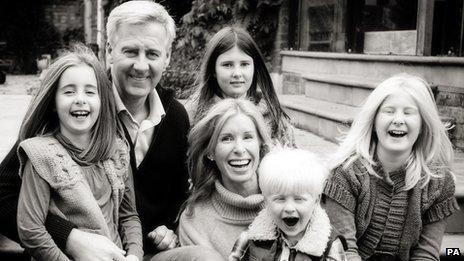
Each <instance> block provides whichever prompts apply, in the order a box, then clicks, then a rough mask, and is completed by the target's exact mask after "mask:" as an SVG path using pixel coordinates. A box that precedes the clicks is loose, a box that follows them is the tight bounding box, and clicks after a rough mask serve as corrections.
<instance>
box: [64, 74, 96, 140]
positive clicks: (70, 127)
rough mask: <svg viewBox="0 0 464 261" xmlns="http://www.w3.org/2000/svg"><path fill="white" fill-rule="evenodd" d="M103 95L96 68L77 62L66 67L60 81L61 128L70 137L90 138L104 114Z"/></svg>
mask: <svg viewBox="0 0 464 261" xmlns="http://www.w3.org/2000/svg"><path fill="white" fill-rule="evenodd" d="M100 105H101V103H100V96H99V93H98V88H97V79H96V77H95V72H94V71H93V69H92V68H91V67H89V66H87V65H75V66H72V67H69V68H68V69H66V70H65V71H64V72H63V74H62V75H61V78H60V80H59V81H58V87H57V91H56V94H55V106H56V107H55V108H56V111H57V114H58V118H59V120H60V132H61V133H62V134H63V135H64V136H65V137H67V138H68V139H70V140H71V141H73V140H76V138H77V137H83V136H84V137H87V138H90V131H91V130H92V127H93V125H94V124H95V122H96V121H97V119H98V116H99V114H100Z"/></svg>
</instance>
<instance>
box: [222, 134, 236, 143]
mask: <svg viewBox="0 0 464 261" xmlns="http://www.w3.org/2000/svg"><path fill="white" fill-rule="evenodd" d="M233 140H234V137H232V135H224V136H221V138H220V141H222V142H228V141H233Z"/></svg>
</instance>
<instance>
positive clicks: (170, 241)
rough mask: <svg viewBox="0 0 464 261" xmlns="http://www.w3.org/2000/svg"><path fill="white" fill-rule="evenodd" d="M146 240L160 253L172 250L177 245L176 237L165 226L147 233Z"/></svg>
mask: <svg viewBox="0 0 464 261" xmlns="http://www.w3.org/2000/svg"><path fill="white" fill-rule="evenodd" d="M148 238H149V239H150V240H151V241H152V242H153V244H155V246H156V248H157V249H158V250H160V251H164V250H168V249H173V248H175V247H176V245H177V242H178V241H177V235H176V234H175V233H174V231H172V230H170V229H169V228H167V227H166V226H159V227H157V228H155V230H153V231H151V232H150V233H148Z"/></svg>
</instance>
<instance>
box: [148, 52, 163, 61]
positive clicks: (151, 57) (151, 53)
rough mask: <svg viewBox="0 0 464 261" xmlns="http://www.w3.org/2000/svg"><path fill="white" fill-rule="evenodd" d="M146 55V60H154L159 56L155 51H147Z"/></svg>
mask: <svg viewBox="0 0 464 261" xmlns="http://www.w3.org/2000/svg"><path fill="white" fill-rule="evenodd" d="M146 55H147V58H148V59H150V60H155V59H157V58H158V57H159V56H160V55H159V53H158V52H155V51H148V52H147V54H146Z"/></svg>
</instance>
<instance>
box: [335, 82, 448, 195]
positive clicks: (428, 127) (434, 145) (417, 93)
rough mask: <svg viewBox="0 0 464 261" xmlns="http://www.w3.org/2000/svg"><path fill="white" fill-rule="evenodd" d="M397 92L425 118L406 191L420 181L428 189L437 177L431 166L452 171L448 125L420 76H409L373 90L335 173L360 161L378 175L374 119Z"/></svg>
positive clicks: (342, 149) (340, 153)
mask: <svg viewBox="0 0 464 261" xmlns="http://www.w3.org/2000/svg"><path fill="white" fill-rule="evenodd" d="M398 91H401V92H402V93H404V95H409V96H410V97H411V98H412V99H413V100H414V102H415V103H416V105H417V107H418V108H419V113H420V116H421V118H422V127H421V130H420V132H419V136H418V138H417V140H416V142H415V143H414V145H413V148H412V152H411V155H410V156H409V158H408V159H407V163H406V177H405V183H406V185H405V190H409V189H411V188H413V187H414V186H415V185H416V184H417V183H418V182H419V181H420V180H421V179H423V183H422V185H423V186H425V185H426V184H427V183H428V182H429V180H430V178H431V177H437V174H435V173H433V172H432V171H431V170H430V168H429V166H430V165H431V164H433V165H434V166H437V167H440V168H445V169H448V170H451V164H452V162H453V148H452V145H451V142H450V140H449V138H448V135H447V133H446V126H445V125H444V124H443V123H442V122H441V120H440V116H439V115H438V109H437V105H436V103H435V99H434V97H433V93H432V90H431V88H430V86H429V85H428V84H427V82H426V81H425V80H423V79H422V78H421V77H419V76H415V75H411V74H406V73H402V74H398V75H395V76H392V77H390V78H388V79H386V80H385V81H383V82H382V83H381V84H380V85H379V86H377V88H375V89H374V91H372V93H371V94H370V95H369V97H368V98H367V100H366V101H365V103H364V105H363V106H362V108H361V111H360V112H359V114H358V115H357V117H356V118H355V119H354V121H353V124H352V126H351V129H350V131H349V132H348V134H347V135H346V137H345V139H344V140H343V142H342V143H341V145H340V148H339V149H338V151H337V153H336V154H335V155H334V157H333V158H332V159H331V160H330V167H331V169H332V170H333V169H334V168H336V167H338V166H340V165H343V166H344V167H345V168H346V167H348V166H349V165H350V164H351V163H352V162H353V161H355V160H358V159H359V160H361V162H362V163H363V165H364V166H365V167H366V169H367V170H368V172H369V173H370V174H372V175H375V176H378V174H377V173H375V171H374V169H373V166H374V165H375V164H376V163H375V162H374V155H375V153H376V147H377V144H378V138H377V135H375V131H374V130H375V126H374V122H375V117H376V115H377V112H378V109H379V107H380V106H381V105H382V103H383V101H384V100H385V99H386V98H387V97H389V96H390V95H391V94H393V93H395V92H398Z"/></svg>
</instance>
